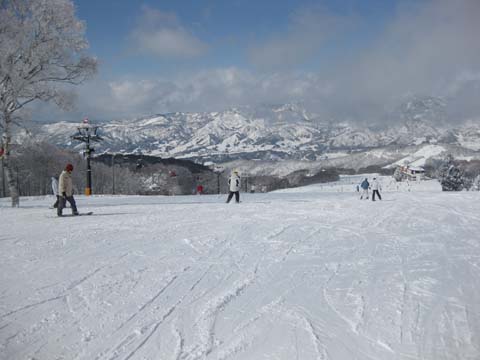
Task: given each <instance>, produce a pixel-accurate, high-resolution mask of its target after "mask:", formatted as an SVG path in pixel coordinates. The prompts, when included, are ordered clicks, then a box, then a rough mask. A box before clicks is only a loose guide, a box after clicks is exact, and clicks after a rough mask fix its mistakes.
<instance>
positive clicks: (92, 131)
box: [71, 118, 103, 195]
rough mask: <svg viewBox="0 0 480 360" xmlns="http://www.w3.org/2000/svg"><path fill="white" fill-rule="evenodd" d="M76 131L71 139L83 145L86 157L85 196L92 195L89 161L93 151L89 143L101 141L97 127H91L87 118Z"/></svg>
mask: <svg viewBox="0 0 480 360" xmlns="http://www.w3.org/2000/svg"><path fill="white" fill-rule="evenodd" d="M77 129H78V133H77V134H75V135H72V136H71V138H72V139H73V140H78V141H81V142H84V143H85V152H84V155H85V156H86V157H87V187H86V188H85V195H92V168H91V166H90V159H91V157H92V152H94V151H95V149H94V148H92V147H90V142H91V141H97V142H98V141H101V140H103V139H102V138H101V137H100V136H99V135H98V134H97V131H98V126H93V125H91V124H90V123H89V122H88V118H85V119H84V120H83V122H82V124H81V125H80V126H79V127H77Z"/></svg>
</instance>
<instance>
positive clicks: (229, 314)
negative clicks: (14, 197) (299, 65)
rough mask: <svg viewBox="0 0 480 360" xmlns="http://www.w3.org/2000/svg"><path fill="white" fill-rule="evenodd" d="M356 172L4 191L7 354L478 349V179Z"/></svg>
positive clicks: (251, 354) (246, 354) (233, 355)
mask: <svg viewBox="0 0 480 360" xmlns="http://www.w3.org/2000/svg"><path fill="white" fill-rule="evenodd" d="M369 177H371V175H369ZM358 180H359V178H357V177H353V178H352V177H342V180H341V181H340V182H338V183H335V184H327V185H325V184H324V185H314V186H309V187H305V188H299V189H289V190H285V191H282V192H274V193H269V194H242V201H243V202H242V203H241V204H239V205H237V204H228V205H227V204H225V203H224V201H225V196H224V195H222V196H220V197H219V196H213V195H212V196H175V197H161V196H157V197H141V196H97V197H95V196H94V197H89V198H85V197H82V196H79V197H78V204H79V209H80V210H81V211H94V215H92V216H87V217H77V218H57V217H56V216H55V215H54V211H53V210H49V209H48V206H49V205H50V204H51V201H52V199H51V197H37V198H25V199H22V201H21V204H23V205H22V208H18V209H17V208H10V207H9V203H8V201H7V200H6V199H0V217H1V219H2V222H0V273H1V274H2V285H3V286H2V290H1V292H0V339H1V341H0V358H1V359H58V358H68V359H79V360H81V359H85V360H87V359H132V360H133V359H189V360H193V359H260V358H265V359H285V360H291V359H303V360H308V359H335V360H351V359H358V360H369V359H399V360H401V359H405V360H407V359H424V360H451V359H471V360H473V359H478V358H479V357H480V349H479V347H478V344H479V342H480V293H479V292H478V289H479V287H480V280H479V279H480V277H479V271H480V243H479V238H478V233H479V231H480V225H479V224H480V221H479V218H478V215H477V214H479V213H480V201H479V200H480V197H479V193H478V192H461V193H442V192H441V191H440V189H439V185H438V183H437V182H422V183H413V184H409V185H408V186H407V184H406V183H403V184H401V185H397V184H396V183H394V182H391V179H390V178H383V179H382V181H383V184H384V190H385V191H384V192H383V198H384V200H383V201H381V202H380V201H378V202H372V201H360V200H358V197H357V194H356V193H355V192H354V188H355V184H357V183H358ZM12 224H13V225H12Z"/></svg>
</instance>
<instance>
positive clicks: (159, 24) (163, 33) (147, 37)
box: [129, 6, 208, 58]
mask: <svg viewBox="0 0 480 360" xmlns="http://www.w3.org/2000/svg"><path fill="white" fill-rule="evenodd" d="M129 42H130V44H131V46H132V48H133V49H134V50H135V51H137V52H140V53H144V54H150V55H154V56H157V57H160V58H194V57H198V56H201V55H202V54H204V53H205V52H206V51H207V49H208V46H207V44H206V43H204V42H203V41H201V40H200V39H198V38H197V37H195V36H194V35H193V34H192V33H190V32H189V31H188V30H187V29H186V28H185V27H184V26H182V25H181V24H180V22H179V20H178V19H177V17H176V16H175V14H171V13H164V12H161V11H159V10H156V9H153V8H151V7H148V6H143V7H142V15H141V17H140V19H139V20H138V24H137V26H136V27H135V29H133V30H132V32H131V33H130V36H129Z"/></svg>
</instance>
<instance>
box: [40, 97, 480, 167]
mask: <svg viewBox="0 0 480 360" xmlns="http://www.w3.org/2000/svg"><path fill="white" fill-rule="evenodd" d="M446 106H447V100H445V99H442V98H434V97H418V96H417V97H412V98H410V99H408V101H405V102H403V103H402V104H401V105H400V106H398V107H397V108H396V109H394V110H393V111H390V112H389V113H387V114H386V115H385V117H384V119H382V121H379V122H376V123H375V124H374V125H373V124H372V123H370V124H369V125H366V124H362V123H358V122H353V121H350V122H349V121H339V120H336V119H328V120H325V119H322V118H321V117H320V116H318V115H315V114H314V113H312V112H309V111H308V110H307V109H306V108H305V106H303V105H302V104H300V103H295V104H282V105H274V106H261V107H256V108H251V107H242V108H233V109H229V110H225V111H222V112H207V113H182V112H177V113H169V114H157V115H152V116H146V117H141V118H136V119H126V120H115V121H110V122H106V123H101V124H93V125H98V126H99V134H100V135H101V136H102V138H103V140H102V141H100V142H98V143H97V144H95V148H96V152H97V153H128V154H146V155H147V154H148V155H153V156H159V157H164V158H165V157H175V158H182V159H191V160H194V161H197V162H201V163H205V162H215V163H225V162H229V161H239V160H263V161H275V160H279V159H282V160H293V161H305V162H318V161H322V160H323V161H324V160H327V159H330V160H331V159H335V158H342V157H350V158H351V157H352V156H357V157H358V154H364V156H363V157H364V158H368V154H370V155H371V154H375V153H377V154H378V151H379V149H381V150H382V153H383V154H384V153H385V152H388V153H390V155H389V156H387V157H388V158H389V160H388V161H390V160H395V161H398V160H399V159H397V158H396V157H395V156H392V154H397V155H398V156H397V157H400V159H401V158H402V157H408V156H411V155H412V154H413V153H415V152H418V151H419V149H421V148H422V147H424V146H430V147H432V146H437V147H438V146H443V148H444V149H445V151H450V150H452V149H456V151H457V152H460V153H461V154H462V155H464V156H469V157H473V158H477V157H478V158H480V156H477V155H478V154H477V152H478V151H479V150H480V121H478V120H477V121H470V122H462V123H461V124H460V123H458V124H454V123H452V122H451V121H448V120H449V119H448V116H447V115H446V111H445V109H446ZM84 126H86V125H85V124H74V123H68V122H58V123H52V124H44V125H41V126H40V127H39V128H38V129H37V130H36V135H35V136H36V138H37V139H40V140H42V141H47V142H49V143H53V144H56V145H58V146H62V147H70V148H76V149H79V150H80V149H81V148H82V146H83V144H81V143H79V142H77V141H75V140H72V139H71V136H72V135H74V134H75V133H76V132H77V131H78V130H77V128H78V127H84ZM448 148H449V149H450V150H448ZM427 153H428V151H427ZM433 153H435V154H436V155H439V153H440V154H441V153H442V152H441V151H438V148H437V150H436V151H433ZM365 154H367V155H365ZM374 157H375V156H374ZM373 162H375V161H373ZM360 165H367V166H368V165H369V162H368V160H367V161H365V162H364V163H362V164H360Z"/></svg>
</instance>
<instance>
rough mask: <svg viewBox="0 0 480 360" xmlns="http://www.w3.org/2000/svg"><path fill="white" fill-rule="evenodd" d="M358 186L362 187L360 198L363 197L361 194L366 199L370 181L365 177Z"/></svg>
mask: <svg viewBox="0 0 480 360" xmlns="http://www.w3.org/2000/svg"><path fill="white" fill-rule="evenodd" d="M360 187H361V188H362V195H360V200H362V199H363V195H365V196H366V199H367V200H368V188H369V187H370V183H369V182H368V179H367V178H365V180H363V181H362V183H361V184H360Z"/></svg>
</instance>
